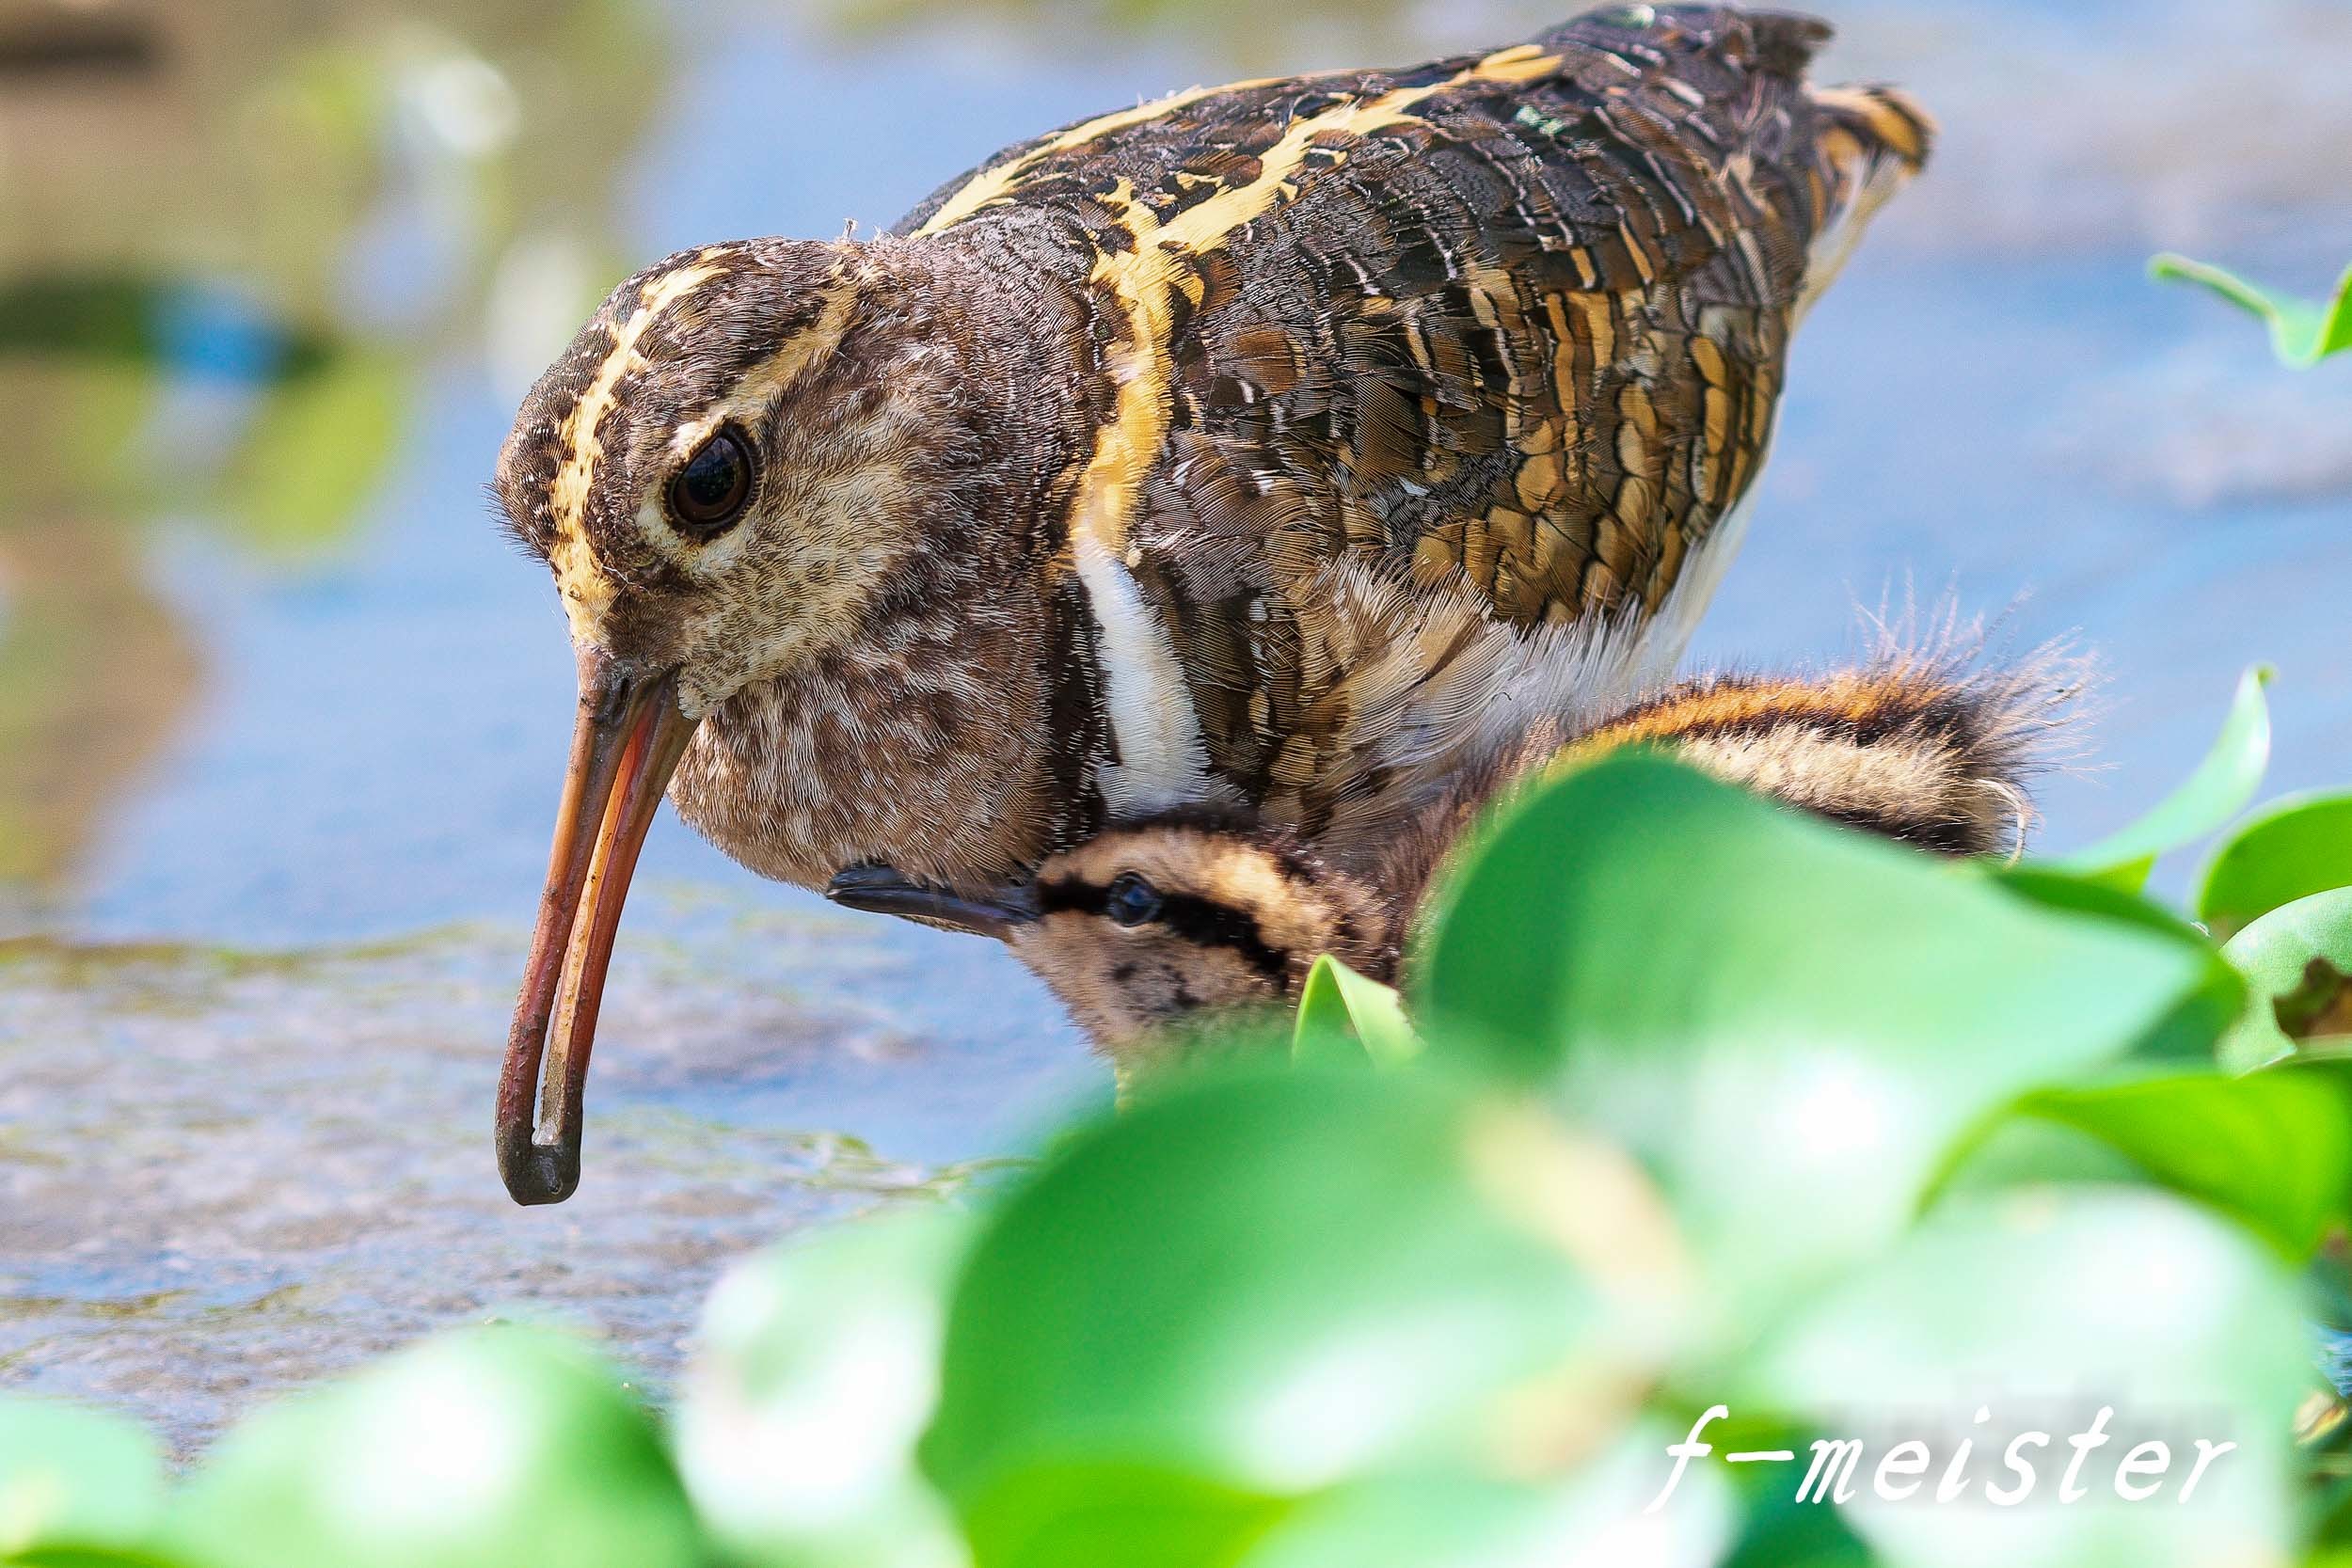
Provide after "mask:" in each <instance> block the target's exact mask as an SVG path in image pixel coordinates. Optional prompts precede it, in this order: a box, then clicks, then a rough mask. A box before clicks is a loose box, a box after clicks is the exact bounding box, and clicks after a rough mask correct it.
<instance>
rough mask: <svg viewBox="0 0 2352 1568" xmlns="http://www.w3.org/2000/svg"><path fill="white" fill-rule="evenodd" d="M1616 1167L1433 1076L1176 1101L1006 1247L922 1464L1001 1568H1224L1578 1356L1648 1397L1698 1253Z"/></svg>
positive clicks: (1294, 1081)
mask: <svg viewBox="0 0 2352 1568" xmlns="http://www.w3.org/2000/svg"><path fill="white" fill-rule="evenodd" d="M1607 1162H1608V1156H1607V1154H1606V1151H1598V1150H1592V1149H1589V1148H1585V1147H1584V1146H1577V1145H1572V1144H1571V1143H1569V1142H1568V1141H1567V1140H1566V1139H1565V1138H1564V1137H1562V1136H1561V1135H1560V1134H1559V1133H1557V1132H1556V1131H1555V1130H1553V1129H1552V1128H1551V1127H1550V1125H1549V1122H1548V1121H1546V1120H1545V1119H1544V1118H1542V1117H1538V1116H1536V1115H1535V1114H1534V1112H1533V1111H1530V1110H1527V1109H1525V1108H1521V1107H1513V1106H1508V1105H1504V1104H1501V1103H1498V1102H1495V1101H1490V1100H1486V1099H1481V1098H1472V1097H1469V1096H1467V1095H1466V1094H1465V1093H1464V1092H1462V1091H1459V1090H1456V1089H1454V1088H1452V1087H1449V1086H1448V1085H1447V1084H1446V1083H1445V1082H1444V1081H1443V1080H1442V1079H1438V1078H1435V1077H1431V1076H1428V1075H1424V1074H1412V1075H1409V1076H1407V1075H1396V1076H1389V1075H1375V1074H1367V1073H1362V1072H1331V1071H1315V1070H1311V1069H1293V1070H1289V1071H1284V1072H1280V1073H1277V1074H1274V1075H1270V1076H1269V1075H1263V1074H1250V1075H1243V1076H1229V1077H1224V1078H1220V1079H1215V1080H1208V1079H1195V1080H1193V1081H1190V1082H1188V1083H1185V1084H1184V1085H1182V1086H1181V1087H1176V1088H1171V1089H1168V1090H1166V1091H1164V1092H1162V1093H1159V1094H1155V1095H1154V1096H1152V1098H1150V1099H1149V1100H1148V1101H1144V1102H1142V1103H1140V1104H1138V1105H1137V1106H1136V1108H1135V1109H1134V1110H1133V1111H1131V1112H1130V1113H1129V1114H1127V1115H1126V1116H1124V1117H1121V1118H1120V1120H1119V1121H1118V1122H1116V1123H1115V1124H1113V1125H1111V1126H1108V1127H1103V1128H1097V1129H1094V1130H1091V1131H1089V1132H1086V1133H1084V1134H1082V1135H1081V1136H1080V1137H1079V1138H1077V1139H1075V1140H1073V1142H1072V1143H1071V1144H1070V1145H1068V1146H1067V1147H1065V1148H1063V1149H1061V1150H1060V1151H1058V1153H1057V1156H1056V1157H1055V1159H1054V1160H1053V1161H1052V1162H1051V1163H1050V1164H1048V1165H1047V1166H1046V1167H1045V1168H1044V1169H1042V1170H1041V1172H1040V1173H1039V1174H1038V1176H1037V1177H1036V1178H1035V1180H1032V1181H1031V1182H1030V1183H1029V1184H1028V1185H1027V1186H1026V1187H1025V1188H1023V1189H1022V1190H1020V1191H1019V1192H1017V1193H1016V1194H1014V1195H1013V1196H1011V1197H1010V1199H1009V1201H1008V1202H1006V1203H1005V1204H1004V1206H1003V1207H1002V1208H1001V1209H1000V1210H999V1212H997V1213H996V1215H995V1216H994V1218H993V1222H992V1223H991V1224H990V1225H989V1226H988V1227H987V1229H986V1230H985V1232H984V1233H983V1234H982V1236H981V1238H980V1241H979V1243H978V1244H977V1247H976V1248H975V1250H974V1252H973V1254H972V1257H971V1259H970V1261H969V1263H968V1264H967V1265H966V1267H965V1270H964V1274H963V1277H962V1279H961V1283H960V1284H959V1285H958V1287H957V1290H956V1293H955V1297H954V1301H953V1304H952V1306H951V1308H950V1312H949V1318H948V1329H947V1342H946V1356H945V1361H944V1368H943V1373H942V1397H941V1402H940V1409H939V1416H938V1418H937V1420H936V1422H935V1423H934V1424H933V1426H932V1428H931V1430H930V1433H929V1434H928V1435H927V1436H926V1438H925V1439H924V1442H923V1448H922V1459H923V1465H924V1467H925V1469H926V1471H927V1472H928V1473H929V1474H930V1476H931V1477H932V1479H933V1480H934V1481H937V1482H938V1483H939V1484H940V1486H941V1487H942V1489H943V1490H945V1491H946V1493H947V1494H948V1496H949V1497H951V1498H952V1499H953V1500H954V1502H955V1504H956V1506H957V1509H958V1511H959V1513H961V1516H962V1517H963V1519H964V1521H965V1526H966V1529H967V1533H968V1534H969V1536H970V1538H971V1540H972V1543H973V1546H974V1550H975V1554H976V1556H977V1560H978V1561H979V1562H980V1563H981V1564H982V1565H983V1568H1009V1565H1012V1564H1022V1565H1024V1568H1029V1565H1041V1564H1046V1563H1057V1564H1058V1563H1063V1562H1073V1563H1077V1562H1087V1563H1101V1562H1119V1563H1120V1564H1122V1565H1124V1564H1128V1563H1145V1562H1149V1563H1159V1562H1175V1561H1185V1562H1193V1561H1230V1560H1232V1559H1233V1557H1234V1556H1235V1555H1236V1554H1238V1553H1239V1552H1241V1551H1242V1550H1243V1549H1244V1548H1245V1547H1246V1546H1247V1545H1248V1544H1249V1543H1250V1542H1251V1541H1254V1540H1256V1539H1257V1538H1258V1536H1259V1535H1261V1534H1262V1533H1263V1531H1264V1530H1266V1529H1267V1528H1270V1527H1271V1525H1272V1523H1273V1522H1274V1521H1275V1520H1276V1519H1277V1518H1279V1517H1280V1516H1281V1515H1282V1514H1283V1513H1285V1512H1286V1511H1287V1510H1288V1508H1289V1507H1290V1506H1291V1504H1292V1503H1293V1502H1294V1501H1295V1499H1297V1498H1299V1497H1305V1496H1308V1495H1310V1494H1312V1493H1315V1492H1317V1491H1320V1490H1321V1489H1323V1488H1325V1487H1327V1486H1330V1485H1333V1484H1336V1483H1339V1482H1342V1481H1347V1480H1349V1479H1352V1478H1356V1477H1360V1476H1363V1475H1366V1474H1368V1473H1373V1472H1376V1471H1378V1470H1380V1469H1383V1468H1388V1467H1392V1466H1395V1465H1404V1464H1408V1463H1410V1462H1412V1461H1414V1460H1416V1459H1419V1458H1422V1457H1425V1456H1429V1455H1440V1456H1442V1455H1452V1454H1458V1453H1460V1452H1465V1451H1478V1450H1479V1449H1482V1448H1485V1447H1489V1446H1491V1442H1492V1437H1491V1433H1490V1425H1491V1420H1492V1416H1493V1411H1494V1407H1495V1405H1496V1402H1497V1401H1498V1400H1499V1399H1500V1398H1502V1395H1503V1393H1504V1391H1505V1390H1507V1389H1509V1388H1511V1387H1512V1386H1515V1385H1518V1384H1520V1383H1522V1382H1523V1381H1525V1380H1527V1379H1530V1378H1533V1377H1535V1376H1536V1375H1537V1374H1539V1373H1542V1374H1550V1373H1556V1372H1558V1371H1559V1370H1561V1369H1562V1368H1563V1367H1564V1366H1567V1365H1571V1364H1572V1363H1571V1362H1570V1355H1571V1353H1572V1352H1573V1353H1575V1354H1577V1355H1578V1356H1580V1357H1582V1358H1585V1359H1586V1360H1591V1361H1594V1362H1596V1363H1597V1366H1600V1367H1605V1368H1606V1369H1607V1370H1609V1372H1610V1374H1611V1378H1610V1380H1609V1381H1601V1380H1598V1379H1597V1380H1596V1383H1597V1388H1598V1389H1600V1390H1604V1391H1605V1390H1609V1389H1616V1390H1618V1392H1617V1393H1616V1394H1615V1395H1614V1399H1615V1401H1617V1402H1613V1400H1612V1398H1610V1397H1601V1395H1599V1394H1597V1393H1596V1392H1595V1391H1593V1390H1586V1394H1585V1397H1584V1398H1583V1399H1582V1400H1581V1401H1580V1402H1578V1403H1577V1404H1576V1405H1575V1406H1574V1408H1572V1409H1565V1410H1563V1411H1562V1412H1561V1414H1562V1415H1563V1416H1564V1417H1565V1418H1567V1419H1570V1420H1572V1421H1574V1422H1576V1423H1581V1424H1583V1425H1586V1426H1589V1427H1592V1428H1594V1429H1596V1430H1597V1431H1598V1432H1600V1433H1606V1432H1607V1431H1609V1430H1610V1429H1611V1428H1612V1427H1613V1425H1614V1424H1615V1423H1616V1422H1617V1421H1618V1420H1620V1419H1621V1418H1623V1415H1624V1413H1625V1410H1624V1406H1623V1404H1622V1403H1621V1402H1623V1401H1626V1400H1629V1399H1630V1398H1633V1397H1637V1392H1638V1380H1639V1375H1640V1368H1641V1367H1642V1366H1643V1365H1644V1361H1645V1356H1654V1355H1656V1354H1662V1350H1661V1348H1660V1341H1661V1340H1663V1339H1664V1338H1668V1337H1670V1336H1671V1334H1672V1333H1673V1331H1674V1327H1675V1325H1676V1323H1677V1313H1676V1310H1675V1299H1676V1298H1675V1297H1674V1295H1673V1291H1672V1287H1673V1285H1674V1284H1675V1283H1677V1281H1676V1279H1675V1277H1674V1276H1673V1275H1672V1269H1671V1262H1670V1260H1671V1259H1673V1258H1675V1257H1676V1256H1677V1255H1676V1254H1675V1253H1674V1251H1673V1243H1672V1238H1671V1235H1670V1234H1668V1233H1667V1232H1666V1221H1665V1217H1664V1214H1663V1211H1662V1209H1661V1208H1660V1207H1659V1206H1658V1205H1657V1203H1656V1200H1655V1196H1654V1195H1652V1194H1649V1193H1648V1192H1647V1190H1646V1188H1645V1187H1644V1186H1643V1184H1642V1183H1641V1182H1640V1180H1639V1178H1638V1176H1637V1175H1636V1174H1635V1173H1633V1172H1632V1171H1631V1170H1630V1169H1629V1167H1626V1166H1624V1165H1623V1164H1621V1163H1620V1164H1616V1165H1614V1166H1612V1165H1610V1164H1608V1163H1607ZM1612 1173H1613V1174H1612ZM1645 1260H1647V1261H1645ZM1661 1260H1666V1261H1661ZM1579 1364H1581V1363H1579ZM1177 1540H1181V1541H1183V1542H1184V1548H1183V1553H1182V1554H1181V1555H1178V1554H1175V1553H1174V1549H1173V1548H1172V1547H1168V1546H1167V1545H1164V1544H1163V1545H1152V1543H1153V1542H1168V1541H1177Z"/></svg>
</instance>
